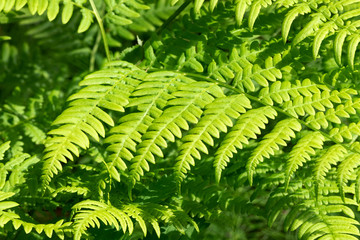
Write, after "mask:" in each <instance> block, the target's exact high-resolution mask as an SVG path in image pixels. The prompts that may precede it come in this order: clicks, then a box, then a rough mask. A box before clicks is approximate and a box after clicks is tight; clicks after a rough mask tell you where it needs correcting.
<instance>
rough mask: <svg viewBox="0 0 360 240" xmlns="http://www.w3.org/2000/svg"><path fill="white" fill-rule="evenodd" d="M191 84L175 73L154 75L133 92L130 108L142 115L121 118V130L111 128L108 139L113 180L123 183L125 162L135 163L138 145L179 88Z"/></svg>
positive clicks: (133, 114)
mask: <svg viewBox="0 0 360 240" xmlns="http://www.w3.org/2000/svg"><path fill="white" fill-rule="evenodd" d="M190 82H193V80H191V79H189V78H186V77H184V76H183V75H181V74H175V73H173V72H158V73H151V74H149V75H147V76H146V77H145V78H144V79H143V81H142V83H141V84H139V86H138V87H137V88H136V89H135V90H134V91H133V93H132V95H131V97H130V99H129V101H130V103H129V104H128V105H127V107H131V106H136V107H137V108H138V110H139V111H140V112H133V113H130V114H128V115H126V116H124V117H122V118H121V119H120V120H119V124H118V126H116V127H114V128H112V129H111V131H110V133H111V135H110V136H109V137H107V138H106V139H105V142H106V143H110V146H109V147H108V148H107V151H109V152H111V153H112V154H111V155H110V156H109V157H108V160H109V161H110V162H111V164H110V165H109V168H110V173H112V176H113V177H114V179H116V180H118V181H120V175H119V173H118V171H117V170H116V168H118V169H120V170H124V169H125V168H126V167H127V166H126V164H125V162H124V161H123V160H127V161H131V160H132V158H133V155H134V154H135V152H136V147H137V146H136V145H137V143H140V142H141V138H142V136H143V134H145V133H146V131H147V129H148V127H149V126H150V125H151V123H152V122H153V120H154V119H156V118H158V117H160V115H161V114H162V112H163V108H164V107H165V106H166V104H167V102H168V101H169V100H170V99H172V98H173V96H172V95H171V93H172V92H174V91H175V90H176V89H177V87H179V86H180V85H183V84H185V83H190ZM164 134H165V133H164ZM167 138H168V139H170V140H171V141H174V137H173V136H172V135H171V134H170V135H169V134H167ZM115 167H116V168H115Z"/></svg>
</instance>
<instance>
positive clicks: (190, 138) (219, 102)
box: [175, 94, 252, 180]
mask: <svg viewBox="0 0 360 240" xmlns="http://www.w3.org/2000/svg"><path fill="white" fill-rule="evenodd" d="M246 108H247V109H250V108H252V106H251V104H250V101H249V99H248V98H247V97H246V96H245V95H240V94H239V95H232V96H227V97H218V98H216V99H215V101H213V102H212V103H210V104H208V105H206V106H205V111H204V113H203V116H202V117H201V120H200V121H199V122H198V123H197V124H196V125H195V126H194V128H192V129H191V130H190V131H189V132H188V133H187V135H186V136H184V137H183V138H182V142H183V144H182V145H181V146H180V147H179V156H178V157H177V159H176V161H177V163H176V164H175V174H176V175H177V176H178V177H179V178H180V179H181V180H182V179H184V178H185V174H186V172H187V171H188V170H190V165H192V166H194V165H195V161H194V158H197V159H200V158H201V156H200V151H201V152H203V153H205V154H208V150H207V147H206V146H205V144H204V143H206V144H208V145H210V146H214V140H213V137H214V138H219V137H220V132H227V129H228V127H232V126H233V122H232V119H236V118H238V117H239V116H240V114H242V113H245V112H246ZM231 118H232V119H231Z"/></svg>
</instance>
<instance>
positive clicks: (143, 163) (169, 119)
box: [130, 82, 224, 184]
mask: <svg viewBox="0 0 360 240" xmlns="http://www.w3.org/2000/svg"><path fill="white" fill-rule="evenodd" d="M172 95H173V96H174V97H175V98H174V99H171V100H169V101H168V104H167V105H168V106H170V107H168V108H167V109H165V111H164V112H163V114H162V115H161V116H160V117H158V118H156V119H155V120H154V121H153V123H152V124H151V125H150V126H149V128H148V130H147V132H146V133H145V134H144V135H143V137H142V139H143V141H142V142H141V143H140V144H139V145H138V147H137V150H136V154H135V157H134V159H133V160H132V164H131V166H130V176H131V178H132V182H133V184H134V183H135V182H136V181H139V180H140V177H141V176H142V175H143V174H144V172H143V170H146V171H149V165H148V162H151V163H155V157H154V155H157V156H159V157H163V152H162V150H161V148H160V147H166V146H167V144H166V140H168V141H174V139H175V137H177V138H180V137H181V136H182V133H181V129H184V130H188V129H189V125H188V122H190V123H197V122H198V119H199V118H200V117H201V114H202V112H203V110H202V109H203V108H204V107H205V106H206V105H207V104H209V103H211V102H212V101H214V99H215V98H218V97H223V96H224V93H223V91H222V89H221V88H220V87H219V86H218V85H216V84H214V83H206V82H194V83H189V84H186V85H180V86H179V88H178V89H177V91H175V92H173V93H172ZM165 139H166V140H165Z"/></svg>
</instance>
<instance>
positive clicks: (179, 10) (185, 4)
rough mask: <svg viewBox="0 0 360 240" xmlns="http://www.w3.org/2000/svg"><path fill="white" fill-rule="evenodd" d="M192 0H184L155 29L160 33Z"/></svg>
mask: <svg viewBox="0 0 360 240" xmlns="http://www.w3.org/2000/svg"><path fill="white" fill-rule="evenodd" d="M191 2H192V0H187V1H185V2H184V3H183V4H182V5H181V6H180V7H179V8H178V9H177V10H176V11H175V12H174V13H173V14H172V15H171V16H170V17H169V18H168V19H167V20H166V21H165V22H164V23H163V24H162V25H161V26H160V28H158V30H156V33H157V34H160V33H161V32H162V31H163V30H164V29H165V28H166V27H167V26H168V25H169V24H170V23H171V22H172V21H174V20H175V18H176V17H177V16H178V15H179V14H180V13H181V12H182V11H183V10H184V9H185V8H186V7H187V6H188V5H189V4H190V3H191Z"/></svg>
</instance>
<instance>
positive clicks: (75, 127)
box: [42, 63, 144, 183]
mask: <svg viewBox="0 0 360 240" xmlns="http://www.w3.org/2000/svg"><path fill="white" fill-rule="evenodd" d="M118 64H120V65H121V63H118ZM111 65H114V66H115V65H116V63H111V64H110V65H109V66H111ZM123 67H126V66H123ZM131 68H133V69H131ZM143 75H144V73H143V72H142V71H140V70H137V69H136V67H134V66H133V67H131V66H130V68H121V69H120V68H109V69H105V70H100V71H98V72H95V73H93V74H90V75H88V76H87V77H86V78H85V79H84V80H83V81H82V82H81V83H80V85H81V86H86V87H84V88H82V89H81V90H80V91H79V92H78V93H75V94H73V95H72V96H70V98H69V100H70V101H71V102H70V104H69V105H70V106H69V108H67V109H66V110H65V111H64V112H63V113H62V114H61V115H60V116H59V117H58V118H57V119H56V120H55V121H54V122H53V125H60V126H59V127H58V128H56V129H53V130H51V131H50V132H49V134H50V135H53V137H52V138H49V139H47V141H46V143H45V145H46V148H45V156H44V160H45V162H44V166H43V176H42V180H43V182H44V183H49V182H50V180H51V178H52V177H53V176H54V174H57V173H58V172H59V171H61V169H62V166H61V162H62V163H66V162H67V159H70V160H72V159H73V156H72V154H74V155H76V156H79V150H78V147H80V148H83V149H86V148H88V146H89V138H88V136H87V135H89V136H91V137H92V138H93V139H94V140H96V141H99V135H100V136H102V137H104V136H105V129H104V126H103V124H102V123H101V122H100V121H102V122H104V123H106V124H108V125H110V126H113V125H114V122H113V119H112V118H111V117H110V115H109V114H108V113H106V112H105V111H104V110H102V109H108V110H112V111H118V112H122V111H124V106H125V105H126V104H128V97H129V95H130V93H131V91H132V90H134V89H135V87H136V85H137V84H138V83H139V81H138V80H137V79H141V78H143Z"/></svg>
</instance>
